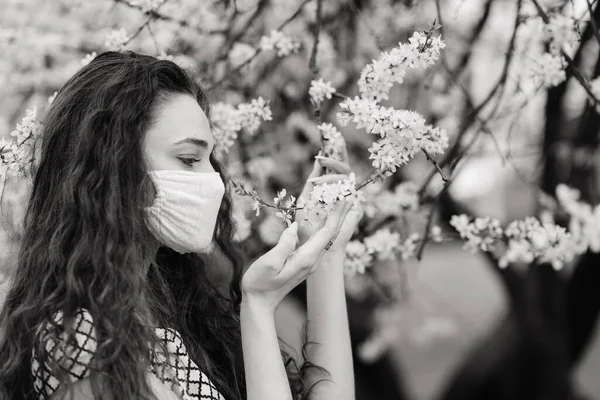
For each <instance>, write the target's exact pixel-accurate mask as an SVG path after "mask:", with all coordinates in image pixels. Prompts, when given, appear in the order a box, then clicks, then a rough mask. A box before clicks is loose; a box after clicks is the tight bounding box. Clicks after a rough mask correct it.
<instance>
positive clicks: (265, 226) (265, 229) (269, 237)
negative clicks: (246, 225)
mask: <svg viewBox="0 0 600 400" xmlns="http://www.w3.org/2000/svg"><path fill="white" fill-rule="evenodd" d="M284 229H285V225H283V224H282V223H281V221H280V220H279V218H277V217H276V216H275V215H273V214H268V215H267V217H266V218H265V219H264V220H263V221H262V223H261V224H260V225H259V227H258V234H259V236H260V239H261V240H262V241H263V242H264V243H265V244H267V245H270V246H273V245H275V244H276V243H277V241H278V240H279V237H280V236H281V233H282V232H283V230H284Z"/></svg>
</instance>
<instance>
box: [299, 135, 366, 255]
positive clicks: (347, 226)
mask: <svg viewBox="0 0 600 400" xmlns="http://www.w3.org/2000/svg"><path fill="white" fill-rule="evenodd" d="M342 145H343V148H342V149H340V150H341V151H340V154H341V155H342V161H338V160H336V159H334V158H328V157H321V156H317V157H316V158H315V163H314V166H313V170H312V172H311V173H310V175H309V176H308V179H307V181H306V184H305V185H304V188H303V189H302V193H301V194H300V197H302V198H303V199H304V200H305V201H306V200H308V197H309V195H310V192H311V191H312V190H313V187H314V185H319V184H322V183H332V182H337V181H340V180H344V179H348V175H349V174H350V173H351V172H352V170H351V169H350V166H349V165H348V153H347V151H346V146H345V144H344V143H343V142H342ZM325 169H327V170H330V171H332V172H333V174H328V175H323V176H321V175H322V174H323V172H325ZM363 215H364V211H363V208H362V206H360V205H358V206H356V207H352V208H351V209H350V211H349V213H348V216H347V217H346V218H344V220H343V223H342V225H341V226H340V227H339V233H338V235H337V237H336V239H335V240H334V242H333V244H332V245H331V246H330V248H329V252H330V253H333V252H338V251H342V252H343V251H344V249H345V248H346V244H347V243H348V242H349V241H350V238H351V237H352V235H353V234H354V231H355V229H356V226H357V224H358V222H359V221H360V220H361V218H362V217H363ZM305 218H306V211H304V210H299V211H297V212H296V221H301V220H303V219H305ZM314 231H315V228H314V227H308V226H305V225H304V224H303V225H301V226H300V227H299V228H298V236H299V240H300V243H304V241H306V240H308V238H309V237H310V236H311V235H313V234H314Z"/></svg>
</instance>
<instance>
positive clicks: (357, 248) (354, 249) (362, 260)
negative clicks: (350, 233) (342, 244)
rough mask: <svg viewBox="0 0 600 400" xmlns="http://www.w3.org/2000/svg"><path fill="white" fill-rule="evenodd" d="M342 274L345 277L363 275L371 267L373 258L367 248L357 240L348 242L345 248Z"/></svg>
mask: <svg viewBox="0 0 600 400" xmlns="http://www.w3.org/2000/svg"><path fill="white" fill-rule="evenodd" d="M345 253H346V258H345V259H344V273H345V274H347V275H350V276H352V275H355V274H357V273H358V274H364V273H365V270H366V269H367V268H368V267H369V266H370V265H371V263H372V261H373V256H372V255H371V254H370V253H369V251H368V249H367V246H365V244H364V243H362V242H360V241H358V240H352V241H350V242H348V244H347V245H346V248H345Z"/></svg>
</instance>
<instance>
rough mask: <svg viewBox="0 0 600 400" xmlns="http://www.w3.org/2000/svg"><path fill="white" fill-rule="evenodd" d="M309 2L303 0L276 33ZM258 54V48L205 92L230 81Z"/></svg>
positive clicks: (259, 50)
mask: <svg viewBox="0 0 600 400" xmlns="http://www.w3.org/2000/svg"><path fill="white" fill-rule="evenodd" d="M310 1H312V0H304V1H303V2H302V3H301V4H300V5H299V6H298V8H297V9H296V11H295V12H294V13H293V14H292V15H291V16H290V17H289V18H288V19H286V20H285V21H283V23H281V25H279V27H278V28H277V31H281V30H282V29H283V28H285V27H286V25H288V24H289V23H290V22H292V21H293V20H294V19H296V18H297V17H298V15H300V13H301V12H302V9H303V8H304V6H305V5H306V4H307V3H308V2H310ZM260 53H262V49H261V48H260V47H259V48H257V49H256V50H255V52H254V54H253V55H252V56H250V57H249V58H248V59H247V60H245V61H244V62H243V63H241V64H239V65H238V66H236V67H235V68H233V69H232V70H230V71H229V72H227V73H226V74H225V75H224V76H223V77H222V78H221V79H219V80H218V81H217V82H215V83H213V84H212V85H210V86H209V87H208V88H207V90H208V91H211V90H213V89H215V88H217V87H219V86H220V85H222V84H223V83H224V82H225V81H227V80H228V79H230V78H231V77H232V76H233V75H235V74H236V73H237V72H239V71H240V70H241V69H242V68H244V67H245V66H246V65H248V64H250V62H252V60H254V59H255V58H256V57H257V56H258V55H259V54H260Z"/></svg>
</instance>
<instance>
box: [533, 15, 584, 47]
mask: <svg viewBox="0 0 600 400" xmlns="http://www.w3.org/2000/svg"><path fill="white" fill-rule="evenodd" d="M542 32H543V35H544V39H545V40H546V41H547V42H548V43H549V47H550V52H551V53H552V54H554V55H559V54H560V52H561V50H563V49H564V50H566V51H570V50H572V49H574V48H575V47H576V45H577V42H578V41H579V34H578V32H577V26H576V24H575V20H574V19H573V18H569V17H567V16H565V15H563V14H560V13H555V14H553V15H552V16H550V21H549V22H548V23H547V24H544V27H543V29H542Z"/></svg>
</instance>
